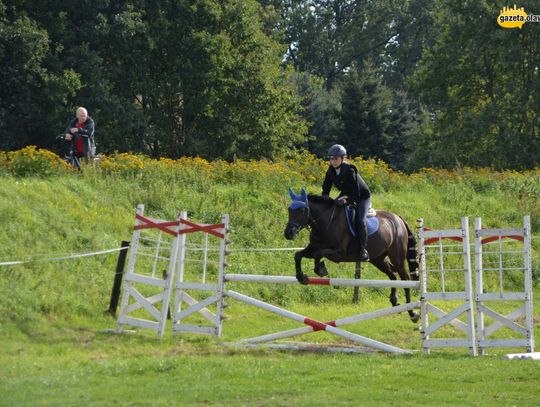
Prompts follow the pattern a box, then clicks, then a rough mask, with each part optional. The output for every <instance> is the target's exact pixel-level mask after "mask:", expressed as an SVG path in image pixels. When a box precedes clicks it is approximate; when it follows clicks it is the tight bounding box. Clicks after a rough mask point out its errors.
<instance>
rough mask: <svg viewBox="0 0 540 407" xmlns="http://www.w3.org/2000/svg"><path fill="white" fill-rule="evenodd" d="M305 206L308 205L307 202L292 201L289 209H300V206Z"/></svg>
mask: <svg viewBox="0 0 540 407" xmlns="http://www.w3.org/2000/svg"><path fill="white" fill-rule="evenodd" d="M307 206H308V204H307V202H303V201H292V203H291V206H289V208H291V209H300V208H307Z"/></svg>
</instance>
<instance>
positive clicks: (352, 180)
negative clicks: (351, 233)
mask: <svg viewBox="0 0 540 407" xmlns="http://www.w3.org/2000/svg"><path fill="white" fill-rule="evenodd" d="M346 155H347V150H346V149H345V147H343V146H342V145H341V144H334V145H333V146H332V147H330V149H329V150H328V158H329V160H330V166H329V167H328V170H327V171H326V175H325V177H324V182H323V187H322V195H323V196H329V195H330V190H331V189H332V185H333V186H335V187H336V188H337V189H338V190H339V191H340V194H339V197H338V198H337V199H336V204H338V205H344V204H349V205H354V206H356V222H355V229H356V234H357V236H358V239H359V241H360V245H361V250H362V253H361V256H360V261H369V254H368V252H367V250H366V246H367V228H366V222H365V219H366V214H367V211H368V209H369V205H370V197H371V192H370V191H369V188H368V186H367V184H366V182H365V181H364V180H363V179H362V177H361V176H360V174H358V170H357V168H356V167H355V166H354V165H352V164H349V163H348V162H346V161H345V156H346Z"/></svg>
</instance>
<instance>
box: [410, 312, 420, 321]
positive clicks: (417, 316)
mask: <svg viewBox="0 0 540 407" xmlns="http://www.w3.org/2000/svg"><path fill="white" fill-rule="evenodd" d="M418 321H420V314H418V313H416V312H415V313H414V315H411V322H412V323H413V324H416V323H417V322H418Z"/></svg>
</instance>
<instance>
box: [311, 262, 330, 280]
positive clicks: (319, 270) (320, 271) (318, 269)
mask: <svg viewBox="0 0 540 407" xmlns="http://www.w3.org/2000/svg"><path fill="white" fill-rule="evenodd" d="M314 271H315V273H316V274H317V275H318V276H319V277H325V276H327V275H328V270H327V269H326V265H325V264H324V261H321V264H320V265H319V267H315V269H314Z"/></svg>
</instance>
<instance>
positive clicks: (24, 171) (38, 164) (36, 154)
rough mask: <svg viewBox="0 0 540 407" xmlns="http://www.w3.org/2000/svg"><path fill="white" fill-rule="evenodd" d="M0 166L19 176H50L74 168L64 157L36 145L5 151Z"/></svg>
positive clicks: (0, 159)
mask: <svg viewBox="0 0 540 407" xmlns="http://www.w3.org/2000/svg"><path fill="white" fill-rule="evenodd" d="M6 156H7V158H6ZM0 167H4V168H6V169H7V171H8V172H9V173H11V174H13V175H15V176H18V177H32V176H35V177H49V176H52V175H59V174H63V173H66V172H68V171H71V170H72V169H71V167H70V166H69V165H68V164H67V163H66V162H65V161H64V160H63V159H62V158H60V157H59V156H57V155H56V154H54V153H53V152H51V151H48V150H43V149H38V148H36V146H28V147H25V148H23V149H21V150H17V151H12V152H8V153H7V154H6V153H4V154H3V158H0Z"/></svg>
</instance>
